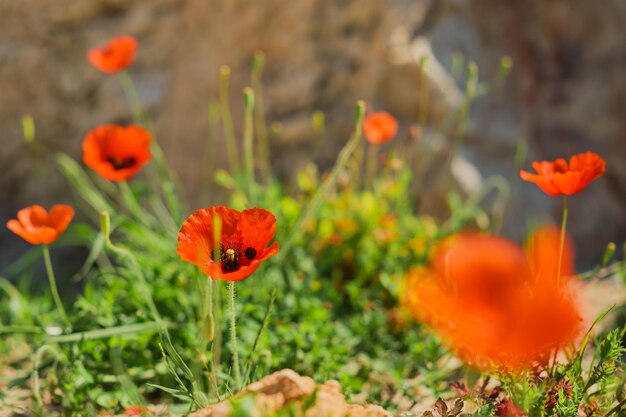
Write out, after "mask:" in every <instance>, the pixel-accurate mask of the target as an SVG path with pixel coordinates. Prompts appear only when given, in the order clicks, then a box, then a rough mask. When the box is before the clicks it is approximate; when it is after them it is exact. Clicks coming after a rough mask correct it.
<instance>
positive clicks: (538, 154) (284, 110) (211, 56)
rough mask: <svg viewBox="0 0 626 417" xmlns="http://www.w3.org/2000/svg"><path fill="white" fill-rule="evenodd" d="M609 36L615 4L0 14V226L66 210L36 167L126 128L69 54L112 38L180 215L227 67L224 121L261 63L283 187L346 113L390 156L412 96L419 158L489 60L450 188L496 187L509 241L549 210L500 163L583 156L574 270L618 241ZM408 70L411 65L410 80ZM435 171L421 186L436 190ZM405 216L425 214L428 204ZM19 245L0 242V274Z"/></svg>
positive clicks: (620, 66)
mask: <svg viewBox="0 0 626 417" xmlns="http://www.w3.org/2000/svg"><path fill="white" fill-rule="evenodd" d="M624 24H626V3H625V2H623V1H621V0H604V1H602V2H590V1H585V0H551V1H549V2H547V1H544V0H523V1H522V0H509V1H502V0H446V1H443V0H442V1H436V0H388V1H384V0H368V1H360V0H266V1H263V2H253V1H250V0H135V1H132V2H130V1H125V0H64V1H49V0H20V1H13V0H0V143H1V145H2V146H1V147H0V166H3V167H4V170H3V175H1V176H0V195H1V196H2V198H0V220H1V221H2V223H4V222H5V221H6V220H7V219H8V218H10V217H12V216H14V215H15V212H16V211H17V210H18V209H19V208H21V207H23V206H25V205H30V204H33V203H41V204H44V205H49V204H52V203H56V202H72V201H73V200H72V196H71V193H70V192H69V190H68V187H67V185H66V183H65V180H64V179H63V178H62V176H61V174H60V172H59V170H58V169H57V168H56V166H55V163H54V161H53V158H51V157H50V156H51V155H52V154H54V153H55V152H59V151H61V152H66V153H68V154H70V155H72V156H74V157H76V158H80V143H81V140H82V138H83V135H84V134H85V133H86V132H87V131H88V130H89V129H90V128H92V127H94V126H96V125H98V124H101V123H110V122H114V123H128V122H129V121H130V113H129V111H128V109H127V107H126V104H125V100H124V96H123V94H122V90H121V88H120V85H119V80H118V79H117V77H115V76H106V75H104V74H101V73H99V72H98V71H96V70H95V69H93V68H92V67H90V66H89V64H88V63H87V60H86V57H85V55H86V51H87V50H88V49H89V48H90V47H92V46H94V45H99V44H101V43H103V42H105V41H106V40H107V39H108V38H109V37H111V36H114V35H118V34H129V35H132V36H135V37H136V38H137V39H138V40H139V42H140V48H139V52H138V56H137V61H136V63H135V65H134V66H133V67H132V69H131V74H132V76H133V77H134V79H135V82H136V84H137V88H138V90H139V95H140V98H141V100H142V102H143V103H144V105H145V106H146V108H147V110H148V111H149V113H150V114H151V115H152V116H153V118H154V120H155V121H156V133H157V136H158V140H159V142H160V143H161V145H162V146H163V147H164V149H165V152H166V155H167V158H168V161H169V163H170V164H171V165H172V167H173V168H174V169H175V170H176V171H177V172H178V173H179V175H180V179H181V182H182V183H183V184H184V186H185V194H186V198H187V199H188V200H189V201H190V203H191V205H192V207H194V206H197V205H201V204H203V199H202V198H201V197H200V196H206V190H207V189H209V190H213V189H214V188H215V187H214V186H213V185H212V184H211V181H210V180H208V179H207V178H206V177H205V176H203V175H200V174H199V173H200V171H201V169H200V168H201V166H202V164H203V163H204V159H203V154H204V152H205V146H206V142H207V137H208V131H209V124H208V117H207V106H208V103H209V101H210V100H215V99H216V98H217V94H218V85H219V68H220V66H221V65H222V64H227V65H229V66H230V67H231V68H232V74H233V79H232V83H231V84H232V89H231V91H232V97H231V102H232V103H233V109H234V111H235V118H236V121H237V120H239V119H240V118H241V106H240V99H241V94H240V92H241V90H242V88H243V87H244V86H246V85H247V84H248V83H249V67H250V62H251V59H252V56H253V54H254V52H255V51H257V50H262V51H264V53H265V56H266V69H265V72H264V76H263V81H264V89H265V100H264V102H265V108H266V110H267V113H268V116H269V120H270V121H274V122H280V123H281V125H282V129H281V130H280V133H279V134H278V136H277V137H276V138H275V140H274V141H273V143H272V156H273V158H272V166H273V168H274V169H275V171H277V172H278V173H280V175H281V176H282V177H284V178H285V179H286V180H288V178H289V177H290V174H293V173H294V172H295V170H296V169H297V168H298V167H300V166H302V165H303V164H304V163H305V162H306V161H308V160H311V159H314V160H315V161H316V162H318V163H321V164H322V166H330V165H331V164H332V161H333V160H334V158H335V156H336V154H337V151H338V150H339V149H340V148H341V146H342V145H343V144H344V143H345V141H346V140H347V137H348V135H349V132H350V129H351V123H352V114H353V108H354V102H355V100H356V99H360V98H362V99H365V100H366V101H368V102H369V103H370V104H371V105H372V106H373V107H375V108H377V109H386V110H388V111H390V112H391V113H393V114H395V115H396V116H397V117H398V118H399V119H400V121H401V133H400V139H399V141H402V140H406V137H407V136H408V131H409V129H410V127H411V125H413V124H414V123H415V122H416V121H417V120H418V108H419V104H418V103H419V97H420V91H423V89H424V88H428V90H429V92H430V101H429V112H428V114H427V115H426V116H427V117H426V118H425V119H426V120H427V123H426V124H425V125H424V126H421V130H422V132H423V143H425V144H428V143H435V140H434V139H436V135H435V134H434V132H435V131H436V127H437V126H440V125H441V124H442V123H444V122H445V120H446V118H447V117H449V115H450V114H453V113H454V112H456V111H458V108H459V106H460V105H461V102H462V100H463V83H462V82H460V81H455V79H454V78H453V77H452V75H451V71H452V67H453V61H454V60H453V58H452V57H453V55H454V54H455V53H457V52H460V53H462V54H463V55H464V56H465V57H466V59H468V60H473V61H475V62H476V63H477V64H478V67H479V77H480V79H481V80H493V79H495V78H496V72H497V68H498V63H499V62H500V58H501V57H502V56H503V55H506V56H509V57H511V58H512V60H513V62H514V65H513V69H512V71H511V73H510V74H509V77H508V78H507V79H506V82H505V83H504V84H503V85H502V86H500V87H499V88H497V89H494V90H493V91H490V92H489V93H488V94H486V95H483V96H481V97H479V98H478V99H477V100H476V102H475V105H474V106H473V108H472V110H471V112H470V118H469V122H468V126H467V127H468V133H467V137H466V140H465V141H464V143H463V146H462V148H461V152H460V155H461V157H462V158H463V161H464V162H468V163H469V164H471V165H469V164H466V163H462V164H461V165H460V166H461V167H462V169H460V170H457V174H456V176H457V180H461V181H460V182H464V180H465V182H468V181H467V180H468V179H470V180H471V179H472V178H474V177H476V174H477V173H479V174H480V175H481V176H482V177H488V176H491V175H495V174H498V175H502V176H504V177H505V178H507V179H509V180H510V183H511V185H512V190H513V193H512V197H511V201H510V203H509V206H508V208H507V211H506V213H505V219H504V225H505V227H504V230H503V231H504V233H505V234H507V235H509V236H511V237H513V238H517V239H520V238H521V237H522V236H523V234H524V230H525V227H526V226H527V224H528V222H529V221H532V219H550V218H551V219H554V220H555V221H558V220H559V215H560V214H559V213H560V207H561V201H560V200H559V199H553V198H549V197H547V196H545V195H544V194H543V193H541V192H540V191H539V190H538V189H537V188H536V187H535V186H533V185H531V184H521V181H520V180H519V179H518V174H517V173H518V169H519V167H518V166H515V164H514V163H513V161H514V157H515V153H516V149H517V147H518V143H520V141H521V142H523V143H525V144H526V145H527V148H528V159H527V162H526V165H525V166H526V167H529V166H530V164H529V161H530V160H535V159H551V158H555V157H559V156H569V155H572V154H574V153H577V152H582V151H587V150H591V151H595V152H597V153H599V154H600V155H602V156H603V157H604V158H605V159H606V160H607V166H608V168H607V173H606V175H605V176H604V177H603V178H602V179H601V180H600V181H597V182H596V183H594V184H593V185H592V186H590V188H589V189H588V190H586V191H585V193H584V195H579V196H575V197H573V198H572V199H571V206H570V207H571V210H570V216H571V217H570V225H575V227H571V230H572V232H573V234H574V237H575V238H576V240H577V245H578V247H579V262H580V265H581V267H587V266H590V265H593V264H594V263H597V262H598V261H599V258H600V257H601V253H602V252H603V250H604V245H605V244H606V242H608V241H610V240H613V241H616V242H618V243H619V242H623V241H624V240H626V211H625V208H626V117H625V116H626V113H625V110H624V108H625V106H624V97H626V40H625V39H624V36H623V34H624ZM421 56H428V57H429V59H428V61H427V62H426V65H425V68H426V73H427V76H426V79H425V82H423V81H421V80H420V72H419V67H418V65H419V64H418V63H419V59H420V57H421ZM314 110H321V111H323V112H324V113H325V114H326V120H327V131H326V134H325V135H324V137H323V138H320V137H318V136H316V135H315V134H314V133H313V131H312V129H311V123H310V120H311V113H312V112H313V111H314ZM25 114H29V115H32V116H33V118H34V120H35V124H36V140H35V142H34V143H33V144H27V143H25V142H24V141H23V140H22V128H21V118H22V116H23V115H25ZM433 138H434V139H433ZM46 157H48V158H46ZM216 160H217V161H224V160H225V155H222V156H220V155H216ZM42 161H46V162H42ZM436 162H437V161H436ZM440 165H441V164H439V163H435V164H433V169H432V171H433V173H431V175H430V176H429V178H438V177H439V176H438V175H437V172H436V171H437V167H438V166H440ZM472 167H473V168H472ZM474 168H475V169H474ZM440 169H443V168H440ZM462 177H466V178H462ZM469 183H470V187H471V181H469ZM448 185H449V184H448V183H446V182H445V181H444V182H442V181H439V180H437V181H430V182H429V183H428V184H427V186H426V188H425V189H423V190H422V191H423V193H424V194H423V195H422V198H421V201H431V200H433V201H435V200H437V199H431V198H430V196H431V195H432V196H438V195H440V194H441V193H442V191H445V189H446V188H447V187H448ZM422 209H423V210H426V211H431V212H434V213H435V214H437V212H438V210H439V207H438V206H437V204H434V205H428V204H426V205H424V207H423V208H422ZM27 246H28V245H26V244H24V243H23V242H21V241H20V240H19V238H17V237H15V236H13V235H12V234H10V233H9V232H8V231H6V230H4V231H0V274H2V273H3V270H4V269H5V267H6V266H8V265H9V264H10V263H11V261H12V260H13V259H14V257H15V256H16V254H19V253H23V252H24V251H25V249H26V248H27Z"/></svg>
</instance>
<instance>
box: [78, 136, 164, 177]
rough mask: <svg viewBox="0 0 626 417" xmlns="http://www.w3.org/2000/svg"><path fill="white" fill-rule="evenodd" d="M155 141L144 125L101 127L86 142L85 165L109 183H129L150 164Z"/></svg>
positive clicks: (87, 137) (84, 143)
mask: <svg viewBox="0 0 626 417" xmlns="http://www.w3.org/2000/svg"><path fill="white" fill-rule="evenodd" d="M151 141H152V135H151V134H150V132H148V131H147V130H146V129H144V128H143V127H141V126H137V125H129V126H126V127H123V126H117V125H102V126H98V127H96V128H94V129H92V130H90V131H89V132H88V133H87V135H86V136H85V139H84V140H83V144H82V148H83V162H84V163H85V165H87V166H88V167H90V168H91V169H93V170H94V171H96V172H97V173H98V174H99V175H100V176H102V177H103V178H105V179H107V180H109V181H126V180H128V179H130V178H132V177H134V176H135V175H136V174H137V173H138V172H139V170H140V169H141V168H142V167H143V165H145V164H146V163H148V162H149V161H150V159H151V157H152V155H151V153H150V143H151Z"/></svg>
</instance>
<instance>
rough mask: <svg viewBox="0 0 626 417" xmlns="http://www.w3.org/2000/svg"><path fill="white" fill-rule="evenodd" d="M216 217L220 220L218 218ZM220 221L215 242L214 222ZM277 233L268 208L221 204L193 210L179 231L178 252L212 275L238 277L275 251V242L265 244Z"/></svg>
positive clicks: (248, 273)
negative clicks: (234, 208) (219, 230)
mask: <svg viewBox="0 0 626 417" xmlns="http://www.w3.org/2000/svg"><path fill="white" fill-rule="evenodd" d="M217 219H219V220H217ZM216 221H217V222H220V223H221V236H220V242H219V243H218V244H217V245H216V242H215V237H214V223H215V222H216ZM275 233H276V217H274V215H273V214H272V213H270V212H269V211H267V210H264V209H261V208H251V209H247V210H244V211H237V210H233V209H231V208H228V207H224V206H217V207H209V208H205V209H200V210H197V211H196V212H194V213H193V214H192V215H191V216H189V218H187V220H185V222H184V223H183V226H182V227H181V229H180V232H179V233H178V249H177V251H176V252H177V253H178V255H179V256H180V258H181V259H182V260H184V261H187V262H190V263H193V264H195V265H196V266H198V268H200V269H201V270H202V272H204V273H205V274H207V275H208V276H210V277H211V278H212V279H222V280H225V281H231V282H234V281H241V280H243V279H244V278H247V277H248V276H250V274H252V273H253V272H254V271H255V270H256V269H257V268H258V267H259V265H260V264H261V262H263V261H264V260H265V259H267V258H269V257H271V256H274V255H276V254H277V253H278V242H274V243H273V244H272V245H271V246H269V247H268V246H267V245H268V244H269V243H270V241H271V240H272V239H273V238H274V234H275Z"/></svg>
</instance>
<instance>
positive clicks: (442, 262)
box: [402, 227, 581, 372]
mask: <svg viewBox="0 0 626 417" xmlns="http://www.w3.org/2000/svg"><path fill="white" fill-rule="evenodd" d="M559 249H560V234H559V231H558V229H556V228H553V227H546V228H541V229H539V230H538V231H537V232H536V233H535V234H534V235H533V236H532V238H531V239H530V243H529V245H528V246H527V248H526V251H524V250H523V249H522V248H521V247H519V246H518V245H516V244H515V243H513V242H510V241H508V240H506V239H503V238H500V237H496V236H490V235H484V234H464V235H460V236H457V237H454V238H452V239H451V240H450V241H448V242H444V243H443V244H442V245H441V246H440V247H439V248H438V249H437V250H436V252H435V255H434V258H433V261H432V264H431V266H430V267H429V268H427V269H426V268H423V269H415V270H413V271H411V272H410V273H409V274H408V276H407V278H406V280H405V284H404V291H403V294H402V297H403V303H404V304H405V306H406V307H407V308H408V310H409V311H410V312H411V313H412V315H413V316H414V317H415V318H417V319H418V320H421V321H423V322H425V323H426V324H427V325H429V326H431V327H432V328H433V329H434V330H435V331H436V332H438V333H439V334H440V336H441V337H442V338H443V339H444V341H446V342H447V343H448V344H449V345H450V346H451V347H452V348H453V349H454V350H455V351H456V352H457V354H458V355H459V356H460V357H461V358H463V359H464V360H465V361H466V362H468V363H469V364H470V365H473V366H475V367H478V368H481V369H486V370H493V369H503V370H506V371H512V372H515V371H521V370H524V369H528V368H530V367H531V366H532V365H533V364H535V363H545V362H546V361H547V360H548V359H549V354H550V353H551V352H553V351H554V350H555V349H558V348H559V347H562V346H564V345H566V344H568V343H570V342H573V341H574V340H575V339H576V337H577V336H578V334H579V332H580V330H581V318H580V314H579V311H578V305H577V303H576V301H575V299H574V297H573V295H572V293H571V291H570V286H571V282H570V279H569V277H570V276H571V274H572V273H573V266H572V265H573V256H572V253H571V247H570V244H569V242H567V244H566V245H565V247H564V255H563V259H562V263H561V268H560V273H561V277H557V275H558V271H559V268H558V259H559Z"/></svg>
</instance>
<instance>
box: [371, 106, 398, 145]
mask: <svg viewBox="0 0 626 417" xmlns="http://www.w3.org/2000/svg"><path fill="white" fill-rule="evenodd" d="M363 131H364V133H365V139H367V141H368V142H370V143H372V144H374V145H380V144H382V143H385V142H389V141H390V140H391V139H393V138H394V137H395V136H396V133H398V121H397V120H396V118H395V117H393V116H392V115H391V114H389V113H387V112H384V111H380V112H375V113H371V114H369V115H368V116H367V117H366V118H365V120H364V121H363Z"/></svg>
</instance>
